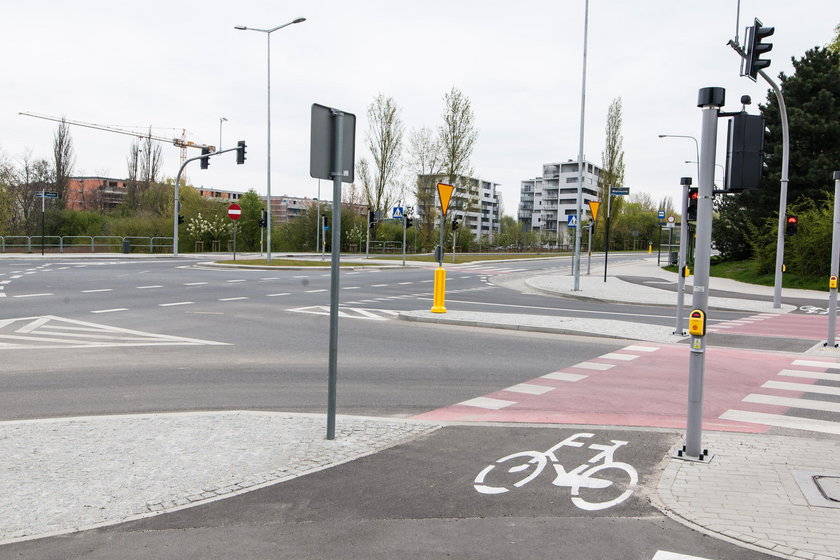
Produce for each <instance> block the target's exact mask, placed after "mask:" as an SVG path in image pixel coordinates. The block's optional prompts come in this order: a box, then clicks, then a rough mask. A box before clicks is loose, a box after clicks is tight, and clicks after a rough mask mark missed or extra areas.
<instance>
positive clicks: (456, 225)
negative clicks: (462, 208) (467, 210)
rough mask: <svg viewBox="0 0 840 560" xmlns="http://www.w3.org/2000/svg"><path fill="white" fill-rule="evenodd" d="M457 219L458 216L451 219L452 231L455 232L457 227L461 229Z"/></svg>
mask: <svg viewBox="0 0 840 560" xmlns="http://www.w3.org/2000/svg"><path fill="white" fill-rule="evenodd" d="M459 219H460V218H458V216H455V217H454V218H452V231H456V230H457V229H458V228H459V227H461V224H459V223H458V220H459Z"/></svg>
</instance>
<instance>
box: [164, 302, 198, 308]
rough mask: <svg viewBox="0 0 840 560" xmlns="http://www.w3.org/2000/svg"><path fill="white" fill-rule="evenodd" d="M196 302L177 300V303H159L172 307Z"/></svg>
mask: <svg viewBox="0 0 840 560" xmlns="http://www.w3.org/2000/svg"><path fill="white" fill-rule="evenodd" d="M193 303H195V302H194V301H176V302H175V303H159V304H158V306H160V307H172V306H174V305H190V304H193Z"/></svg>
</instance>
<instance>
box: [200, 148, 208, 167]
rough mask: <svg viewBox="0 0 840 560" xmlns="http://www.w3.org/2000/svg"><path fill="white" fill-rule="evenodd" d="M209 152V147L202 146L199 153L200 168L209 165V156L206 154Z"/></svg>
mask: <svg viewBox="0 0 840 560" xmlns="http://www.w3.org/2000/svg"><path fill="white" fill-rule="evenodd" d="M209 153H210V148H208V147H207V146H204V147H203V148H201V155H202V158H201V168H202V169H207V168H208V167H210V156H209V155H208V154H209Z"/></svg>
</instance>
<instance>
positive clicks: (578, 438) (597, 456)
mask: <svg viewBox="0 0 840 560" xmlns="http://www.w3.org/2000/svg"><path fill="white" fill-rule="evenodd" d="M679 439H680V435H679V434H678V433H676V432H663V431H639V430H635V431H634V430H622V429H612V428H597V429H596V428H585V429H584V428H580V429H575V428H557V427H548V426H520V427H510V426H492V427H491V426H449V427H445V428H442V429H440V430H437V431H435V432H433V433H431V434H429V435H427V436H424V437H422V438H418V439H416V440H413V441H411V442H408V443H404V444H401V445H398V446H395V447H392V448H389V449H386V450H384V451H381V452H379V453H377V454H374V455H370V456H367V457H364V458H361V459H357V460H355V461H352V462H350V463H345V464H343V465H340V466H337V467H333V468H330V469H327V470H324V471H320V472H317V473H313V474H310V475H307V476H304V477H301V478H297V479H294V480H291V481H287V482H284V483H280V484H277V485H274V486H271V487H268V488H264V489H262V490H258V491H254V492H251V493H247V494H242V495H239V496H236V497H233V498H230V499H227V500H220V501H217V502H212V503H209V504H206V505H203V506H198V507H195V508H190V509H185V510H181V511H177V512H172V513H169V514H164V515H160V516H157V517H152V518H148V519H144V520H140V521H134V522H130V523H124V524H122V525H117V526H113V527H109V528H103V529H98V530H92V531H85V532H82V533H78V534H74V535H66V536H62V537H56V538H47V539H41V540H38V541H30V542H24V543H16V544H12V545H7V546H5V547H3V548H2V549H0V554H3V555H8V556H4V557H9V558H11V557H14V558H33V559H34V558H38V559H39V560H44V559H47V560H48V559H52V558H56V559H57V558H62V559H63V558H117V557H118V558H121V559H125V560H132V559H135V558H136V559H140V558H143V559H145V558H164V559H165V558H203V559H204V558H206V559H209V560H213V559H228V558H242V559H253V558H295V559H310V558H311V559H316V558H318V559H321V558H365V559H372V560H377V559H389V560H390V559H393V558H401V559H402V558H424V559H425V558H450V557H451V558H459V559H502V558H505V559H507V558H517V557H531V556H533V557H547V558H569V559H576V560H590V559H591V560H595V559H598V560H626V559H628V558H634V559H651V560H653V559H657V560H658V559H659V558H684V556H673V555H668V553H672V554H678V555H689V556H691V557H697V558H703V559H714V560H735V559H739V560H758V559H766V558H769V556H766V555H763V554H760V553H757V552H754V551H751V550H747V549H744V548H740V547H738V546H735V545H732V544H729V543H726V542H723V541H718V540H715V539H713V538H710V537H707V536H704V535H702V534H701V533H699V532H696V531H693V530H691V529H689V528H686V527H684V526H683V525H681V524H679V523H677V522H676V521H673V520H671V519H669V518H668V517H666V516H665V515H664V514H662V513H661V512H660V511H659V510H657V509H656V508H655V507H654V506H653V505H651V503H650V496H652V495H654V493H655V492H654V489H655V487H656V482H657V477H658V473H659V472H660V471H661V468H662V463H663V462H664V461H668V460H670V452H671V450H672V449H673V447H674V445H675V444H677V442H678V440H679ZM561 442H566V443H565V444H564V445H562V446H560V447H558V444H560V443H561ZM578 444H579V446H578ZM552 448H554V453H553V455H552V456H550V457H547V454H545V453H544V452H546V451H547V450H550V449H552ZM523 451H533V452H534V453H533V454H532V456H533V457H538V456H542V457H547V459H546V462H545V464H544V465H542V467H543V468H542V470H541V472H537V473H535V471H534V469H535V468H536V467H538V466H540V465H538V464H537V463H528V462H527V461H502V462H499V460H500V459H504V458H505V457H508V456H510V455H512V454H517V453H521V452H523ZM513 463H516V464H513ZM611 465H612V466H611ZM616 465H621V466H620V467H619V466H616ZM491 466H492V467H493V468H492V469H491V470H490V471H488V470H487V468H488V467H491ZM520 467H522V468H520ZM511 470H513V472H510V471H511ZM630 472H632V473H635V475H636V476H635V477H632V476H628V474H629V473H630ZM570 473H572V475H571V477H570ZM531 475H535V476H531ZM479 477H481V481H480V482H478V481H477V479H478V478H479ZM526 478H530V480H528V482H526V483H523V484H521V485H520V486H518V487H517V486H516V484H517V483H521V481H523V480H524V479H526ZM570 479H572V480H574V479H576V480H577V484H571V485H566V484H567V483H568V482H569V480H570ZM558 480H559V481H560V485H556V484H554V483H555V482H557V481H558ZM488 485H489V486H492V487H493V488H507V489H508V490H507V491H505V492H496V493H487V492H483V491H481V490H480V488H477V487H481V486H488ZM575 492H576V493H577V494H578V498H580V499H582V500H583V502H580V500H578V503H576V502H575V501H574V500H573V497H574V496H573V493H575ZM625 495H626V497H625V498H623V499H620V501H618V502H616V503H614V504H609V502H610V501H615V500H616V499H618V498H621V496H625ZM580 503H586V504H590V505H591V504H598V505H599V506H601V505H604V504H609V505H607V506H606V507H603V508H600V509H591V508H587V507H580Z"/></svg>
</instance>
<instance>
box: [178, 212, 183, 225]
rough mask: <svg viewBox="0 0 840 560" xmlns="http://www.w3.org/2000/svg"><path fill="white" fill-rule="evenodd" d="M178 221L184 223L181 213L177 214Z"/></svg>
mask: <svg viewBox="0 0 840 560" xmlns="http://www.w3.org/2000/svg"><path fill="white" fill-rule="evenodd" d="M178 223H179V224H183V223H184V217H183V216H182V215H180V214H178Z"/></svg>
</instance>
